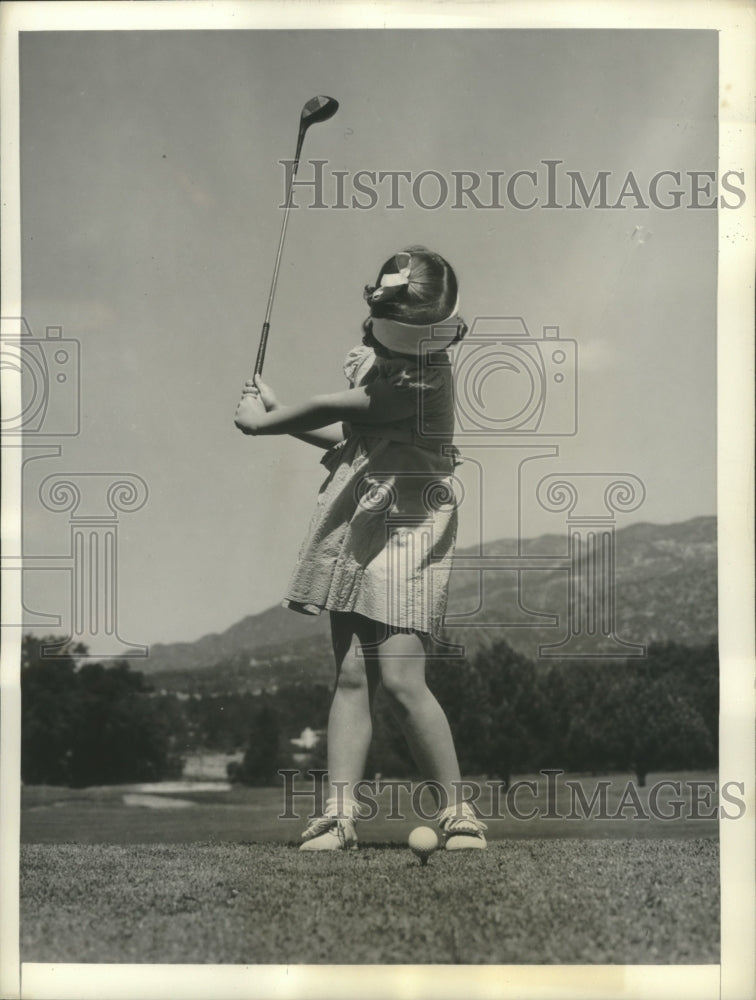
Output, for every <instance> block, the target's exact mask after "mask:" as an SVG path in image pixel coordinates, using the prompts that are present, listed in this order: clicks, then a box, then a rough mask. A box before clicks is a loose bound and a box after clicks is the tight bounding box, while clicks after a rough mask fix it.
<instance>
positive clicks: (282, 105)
mask: <svg viewBox="0 0 756 1000" xmlns="http://www.w3.org/2000/svg"><path fill="white" fill-rule="evenodd" d="M20 72H21V177H22V187H21V213H22V234H21V235H22V302H23V311H24V317H25V318H26V320H27V322H28V323H29V325H30V327H31V329H32V331H33V334H34V336H35V338H40V339H42V338H44V337H45V330H46V328H47V327H51V326H52V327H55V326H60V327H62V328H63V336H64V337H66V338H71V339H75V340H76V341H77V342H78V345H79V351H80V364H81V368H80V377H79V380H78V392H79V398H80V405H81V426H80V432H79V434H78V435H77V436H74V437H67V438H54V437H43V436H40V437H39V440H40V441H51V440H57V441H58V443H60V444H61V445H62V453H61V455H60V457H58V458H47V459H40V460H38V461H36V462H32V463H29V465H28V466H27V472H26V477H25V481H24V501H25V502H24V519H25V520H24V526H25V534H24V546H25V551H26V553H27V554H31V555H40V556H42V557H45V556H47V557H54V556H55V555H60V554H64V553H65V552H66V551H67V549H68V545H69V540H68V532H69V527H68V520H67V515H66V514H65V513H53V512H50V511H49V510H47V509H46V508H44V507H43V506H42V504H41V503H40V500H39V492H38V490H39V485H40V483H41V481H42V480H43V479H45V478H46V477H47V476H49V475H51V474H54V473H57V474H63V473H66V474H69V473H112V474H132V475H135V476H138V477H140V478H141V479H142V480H143V481H144V483H145V484H146V487H147V490H148V496H147V499H146V502H145V503H144V505H143V506H142V507H141V509H139V510H136V511H134V512H131V513H123V514H122V515H121V516H120V519H119V523H118V533H119V535H118V564H117V573H118V620H119V630H120V631H121V634H122V636H123V637H124V638H128V640H129V641H131V642H134V643H146V644H149V643H154V642H172V641H178V640H186V641H191V640H193V639H196V638H199V637H200V636H201V635H204V634H206V633H208V632H217V631H223V630H224V629H225V628H228V627H229V626H230V625H232V624H233V623H234V622H236V621H238V620H239V619H240V618H242V617H243V616H244V615H246V614H250V613H255V612H258V611H261V610H263V609H265V608H267V607H270V606H271V605H273V604H275V603H277V602H278V601H279V600H280V599H281V597H282V596H283V595H284V591H285V587H286V583H287V580H288V577H289V575H290V573H291V571H292V569H293V567H294V564H295V561H296V556H297V551H298V548H299V545H300V543H301V541H302V538H303V535H304V532H305V530H306V527H307V522H308V519H309V516H310V512H311V509H312V506H313V503H314V497H315V494H316V491H317V489H318V486H319V484H320V482H321V481H322V479H323V478H324V475H325V471H324V469H323V468H322V466H320V465H319V464H318V463H319V459H320V457H321V454H320V453H319V452H317V451H316V450H314V449H312V448H310V447H308V446H307V445H305V444H303V443H301V442H298V441H295V440H293V439H289V438H283V437H263V438H260V437H258V438H249V437H245V436H243V435H241V434H240V433H239V432H238V431H237V430H236V429H235V428H234V426H233V413H234V408H235V405H236V402H237V399H238V396H239V393H240V389H241V386H242V384H243V382H244V380H245V378H247V377H248V376H249V375H250V373H251V370H252V367H253V363H254V357H255V353H256V349H257V339H258V336H259V331H260V325H261V323H262V319H263V315H264V311H265V304H266V301H267V295H268V289H269V285H270V280H271V276H272V270H273V262H274V256H275V251H276V246H277V241H278V235H279V230H280V225H281V216H282V212H281V210H280V204H281V202H282V201H283V198H284V177H285V174H284V169H283V167H282V166H281V164H280V163H279V161H280V160H282V159H286V158H291V157H292V156H293V147H294V145H295V140H296V133H297V126H298V120H299V113H300V110H301V108H302V105H303V103H304V101H305V100H307V99H308V98H309V97H311V96H312V95H314V94H328V95H332V96H334V97H336V98H337V99H338V100H339V102H340V109H339V111H338V113H337V115H336V116H335V117H334V118H333V119H331V120H330V121H329V122H327V123H323V124H320V125H317V126H315V127H313V128H312V129H311V130H310V132H309V133H308V135H307V138H306V141H305V146H304V151H303V156H302V165H301V167H300V175H299V177H300V180H302V179H307V178H309V177H311V176H312V170H313V168H312V167H311V165H309V164H308V162H307V161H308V160H311V159H312V160H326V161H327V164H326V166H325V174H326V178H327V180H328V182H329V183H327V184H326V188H325V190H326V198H325V200H326V201H327V202H328V206H327V207H326V208H308V207H305V206H306V205H307V202H308V199H309V197H310V194H309V191H308V189H304V188H303V189H302V190H301V191H300V192H298V195H297V200H298V202H299V203H300V204H301V207H300V208H299V209H298V210H297V211H294V212H293V213H292V215H291V218H290V222H289V230H288V235H287V241H286V245H285V248H284V255H283V261H282V266H281V273H280V277H279V283H278V291H277V295H276V300H275V306H274V311H273V318H272V332H271V339H270V344H269V348H268V355H267V360H266V367H265V379H266V381H268V382H269V383H270V384H271V385H273V386H274V388H275V389H276V391H277V392H278V394H279V396H280V397H281V398H282V399H283V400H284V401H285V402H288V401H296V400H298V399H301V398H303V397H307V396H309V395H312V394H314V393H320V392H327V391H332V390H337V389H339V388H342V387H343V386H344V380H343V375H342V373H341V364H342V361H343V357H344V355H345V354H346V352H347V351H348V350H349V349H350V347H352V346H353V345H354V344H356V343H357V342H359V339H360V324H361V322H362V320H363V318H364V316H365V305H364V301H363V298H362V289H363V286H364V285H365V284H366V283H368V282H371V281H374V279H375V275H376V273H377V271H378V269H379V266H380V265H381V263H382V262H383V261H384V260H385V259H386V258H387V257H388V256H389V255H390V254H391V253H392V252H394V251H395V250H397V249H399V248H401V247H402V246H404V245H407V244H408V243H423V244H425V245H428V246H431V247H433V248H434V249H437V250H438V251H439V252H441V253H442V254H443V255H444V256H446V257H447V258H448V259H449V261H450V262H451V263H452V265H453V266H454V267H455V269H456V271H457V273H458V276H459V280H460V285H461V306H460V312H461V314H462V315H463V317H464V318H465V320H466V321H467V323H468V325H470V326H473V333H474V329H475V328H474V325H473V321H474V320H475V319H476V318H480V317H502V316H512V317H522V318H523V319H524V321H525V323H526V324H527V327H528V329H529V331H530V335H531V337H532V338H535V339H539V338H540V337H541V331H542V328H543V327H544V326H558V327H559V330H560V337H561V338H562V339H564V340H565V341H567V342H569V343H573V342H574V344H575V345H576V346H575V348H574V350H575V351H576V357H577V363H576V371H575V376H574V381H570V380H571V379H572V375H570V376H569V377H568V381H569V388H568V390H567V391H568V393H569V392H572V391H573V390H572V388H571V387H572V385H574V386H575V389H574V393H575V397H574V398H575V399H576V402H577V426H576V428H575V433H573V434H571V435H567V436H554V435H552V436H548V435H547V434H543V435H541V436H540V437H535V438H534V437H530V438H527V439H525V438H522V437H521V438H519V439H517V440H516V443H517V444H518V445H520V446H526V447H530V448H531V449H534V450H533V451H532V452H528V454H533V455H534V456H535V455H536V454H538V449H539V448H541V449H543V448H545V447H546V446H551V451H550V452H549V455H546V454H545V452H542V453H541V458H540V459H539V461H538V462H535V463H531V465H529V466H528V467H527V468H526V471H525V472H524V473H523V475H524V479H523V487H522V490H523V494H522V497H521V498H520V503H519V504H518V496H517V464H518V462H519V461H520V460H521V459H522V457H523V455H524V454H525V451H524V450H523V448H522V447H521V448H520V450H519V451H518V450H516V449H513V448H511V447H509V448H507V447H504V445H505V444H506V443H507V442H506V441H504V440H503V439H500V438H497V439H496V440H495V441H494V442H492V439H490V438H489V439H487V441H486V442H485V443H486V444H488V445H491V444H492V443H493V444H495V445H496V447H489V448H487V449H484V450H481V449H480V447H478V446H479V444H480V439H474V438H473V437H471V436H469V435H468V436H467V437H465V435H464V434H462V435H461V437H460V438H459V440H458V444H459V446H460V448H461V450H462V452H463V454H466V455H467V456H468V459H469V460H468V461H466V462H465V463H464V465H463V466H461V467H460V470H459V475H460V479H461V482H462V484H463V486H464V487H465V490H466V497H467V501H466V503H463V505H462V508H461V526H460V534H459V544H460V545H465V546H466V545H472V544H475V543H477V542H482V543H485V542H486V541H488V540H492V539H497V538H501V537H514V536H515V534H516V533H517V532H518V531H519V532H520V533H521V534H522V535H523V537H526V538H527V537H535V536H537V535H539V534H542V533H545V532H555V533H560V532H561V533H564V531H565V527H564V515H559V516H557V515H554V514H553V513H548V512H546V511H545V510H543V509H542V507H540V506H539V505H538V503H537V502H535V500H534V495H535V487H536V484H537V481H538V479H539V478H540V476H542V475H545V474H547V473H558V472H571V473H626V474H630V475H633V476H635V477H637V478H638V479H639V480H640V481H641V482H642V483H643V486H644V488H645V500H644V502H643V504H642V505H641V506H639V507H638V508H637V509H636V510H635V511H633V512H631V513H628V514H623V515H620V516H619V517H618V519H617V526H618V527H620V528H621V527H623V526H625V525H628V524H631V523H634V522H637V521H650V522H655V523H672V522H677V521H684V520H687V519H688V518H692V517H697V516H702V515H713V514H715V513H716V460H717V455H716V430H717V428H716V324H717V311H716V304H717V303H716V259H717V213H716V211H713V210H709V211H707V210H705V209H695V208H692V207H690V204H689V202H690V200H691V195H690V185H691V181H690V180H689V179H687V180H685V181H684V183H683V185H682V187H684V188H686V190H687V194H686V204H684V205H683V206H682V207H681V208H679V209H675V210H664V209H661V208H658V207H655V206H653V205H652V204H650V205H649V207H647V208H638V207H633V206H634V201H633V199H632V198H628V199H626V200H625V205H626V206H627V207H626V208H624V209H615V210H608V209H603V210H602V209H598V208H595V207H594V208H590V209H575V210H570V209H567V208H564V207H560V208H556V209H551V210H550V209H546V208H543V207H541V206H540V205H539V206H537V207H534V208H531V209H527V210H525V209H517V208H516V207H513V206H512V205H511V204H505V206H504V207H503V208H488V209H485V208H475V207H472V206H471V205H469V204H468V205H467V206H466V207H463V208H458V209H454V208H452V207H451V204H452V203H453V199H451V198H450V199H449V200H448V201H447V202H445V203H444V204H443V205H442V206H441V207H439V208H437V209H430V208H424V207H421V206H420V205H417V204H414V203H413V199H412V198H411V197H409V196H406V190H405V196H404V198H403V207H402V208H399V209H397V208H394V209H391V208H389V207H388V204H389V203H390V199H389V197H388V194H387V191H386V189H385V187H381V188H380V192H381V194H380V197H379V203H378V204H377V205H376V206H375V207H374V208H372V209H359V208H336V207H333V206H334V204H335V202H336V196H335V190H334V189H333V184H334V183H335V182H334V181H333V175H332V173H331V171H346V172H347V174H346V177H347V185H349V184H350V183H351V178H353V177H354V174H355V173H356V172H357V171H359V170H373V171H379V170H384V171H410V172H411V173H412V176H413V177H416V176H417V175H418V174H419V173H420V172H422V171H437V172H438V173H439V174H440V175H442V176H443V177H445V178H451V177H452V172H453V171H470V172H478V173H479V174H481V175H485V174H486V172H489V171H499V172H502V173H503V174H504V177H505V181H506V178H508V177H510V176H511V175H512V174H513V173H514V172H515V171H518V170H522V171H535V172H536V174H537V178H538V181H537V184H538V190H537V191H536V193H537V194H539V195H540V196H541V198H542V200H543V199H544V198H545V197H546V193H545V192H546V181H545V177H546V173H545V171H546V168H545V166H544V161H546V160H559V161H562V163H561V167H560V169H561V170H562V171H567V170H571V171H579V172H580V173H581V176H583V177H584V178H585V181H586V183H587V184H588V186H589V187H590V185H591V184H592V182H593V180H594V179H595V176H596V175H597V173H598V172H599V171H609V172H610V181H609V188H610V191H612V192H614V197H612V196H611V195H610V202H614V201H615V200H616V197H617V194H618V192H619V190H620V189H621V186H622V183H623V181H624V180H625V177H626V175H627V174H628V172H632V173H633V175H634V177H636V178H637V179H638V181H639V184H640V187H641V189H642V190H643V191H644V192H646V193H647V192H648V183H649V180H650V178H651V177H653V176H654V175H655V174H657V173H658V172H659V171H662V170H669V171H680V172H681V173H682V174H683V178H685V173H686V172H690V171H716V170H717V104H718V94H717V80H718V66H717V49H716V34H715V33H714V32H706V31H665V32H651V31H623V32H619V31H596V32H590V31H580V30H574V31H523V30H520V31H477V30H473V31H455V30H449V31H430V30H425V31H402V32H396V31H392V32H381V31H371V32H368V31H364V32H363V31H354V30H349V31H331V30H322V31H316V32H308V31H213V32H205V31H192V32H189V31H170V32H162V31H161V32H144V31H123V32H107V31H103V32H75V31H72V32H35V33H33V34H27V35H24V36H22V39H21V58H20ZM560 177H561V180H560V184H562V183H566V175H565V174H564V173H562V174H560ZM329 184H330V187H329ZM520 184H521V186H520V187H518V189H517V190H518V191H519V192H522V193H521V195H520V197H521V198H522V199H523V200H525V199H526V197H527V196H530V194H531V192H532V188H531V187H529V186H528V179H527V178H524V180H522V181H521V182H520ZM669 186H670V185H667V186H666V187H665V185H664V184H662V185H661V186H660V190H662V191H666V190H668V187H669ZM403 190H404V189H403ZM714 190H715V193H716V187H715V189H714ZM436 191H437V188H435V187H434V181H433V179H432V178H430V179H428V180H427V183H424V185H423V187H422V189H421V192H422V198H424V199H425V201H426V203H427V202H429V201H432V200H433V198H434V197H435V194H436ZM486 191H487V189H486V187H485V186H483V187H482V188H481V198H482V199H484V200H486ZM351 193H352V190H351V188H350V187H349V186H347V200H348V199H349V197H350V195H351ZM646 200H647V201H648V199H646ZM699 200H700V201H702V202H708V201H709V200H710V197H709V196H703V195H702V196H701V197H700V199H699ZM558 201H560V203H562V204H564V203H567V202H568V201H569V190H568V188H567V187H560V189H559V197H558ZM471 343H472V341H471ZM45 350H49V349H48V348H45ZM462 350H463V348H459V349H458V351H462ZM570 350H572V348H570ZM460 358H461V355H459V354H458V362H459V359H460ZM497 378H498V379H499V381H498V382H497V381H496V379H497ZM491 386H493V388H494V389H495V390H496V392H497V393H499V394H500V395H501V396H502V398H503V397H505V396H506V395H507V393H511V394H512V395H513V397H516V395H517V393H518V392H519V391H521V387H518V386H517V385H516V384H514V382H512V381H511V380H509V381H507V376H506V375H505V374H503V373H501V372H499V373H498V374H496V373H494V376H492V381H491V383H489V391H490V390H491ZM68 387H70V382H69V383H67V384H66V388H68ZM549 402H550V405H551V397H550V400H549ZM67 405H68V404H67V403H66V402H65V401H62V402H61V403H60V406H61V407H62V408H63V410H65V407H66V406H67ZM554 405H556V404H554ZM554 420H558V418H557V417H554ZM507 440H508V442H509V444H510V445H511V444H512V443H513V439H511V438H510V439H507ZM476 441H477V444H476ZM476 447H477V450H476ZM557 447H558V454H556V453H555V449H556V448H557ZM481 469H482V471H481ZM481 477H482V484H481ZM481 509H482V510H483V514H482V515H481V513H480V511H481ZM42 561H44V560H42ZM64 562H65V561H64ZM26 576H27V582H26V601H27V606H29V607H31V608H34V609H36V610H37V611H45V612H47V613H51V614H59V615H61V616H62V617H63V619H64V622H65V619H66V616H67V615H68V610H67V609H68V602H69V596H68V594H69V587H70V581H69V575H68V573H67V572H65V571H60V570H55V571H53V570H49V571H45V570H41V571H39V572H35V573H28V574H26ZM48 631H49V630H48Z"/></svg>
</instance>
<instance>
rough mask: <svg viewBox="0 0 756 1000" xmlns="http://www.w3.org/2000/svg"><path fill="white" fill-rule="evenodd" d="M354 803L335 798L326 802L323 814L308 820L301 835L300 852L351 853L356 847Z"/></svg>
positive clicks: (355, 808) (355, 807) (355, 809)
mask: <svg viewBox="0 0 756 1000" xmlns="http://www.w3.org/2000/svg"><path fill="white" fill-rule="evenodd" d="M356 811H357V805H356V803H354V802H352V801H351V800H348V799H347V800H344V801H343V802H341V809H340V810H339V801H338V800H337V799H335V798H333V799H328V800H327V801H326V808H325V813H324V814H323V815H322V816H317V817H316V818H315V819H312V820H310V822H309V824H308V825H307V827H306V828H305V830H304V832H303V833H302V840H303V841H304V843H303V844H302V845H301V846H300V848H299V850H300V851H353V850H355V849H356V847H357V831H356V830H355V823H354V817H355V813H356Z"/></svg>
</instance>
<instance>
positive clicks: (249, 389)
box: [242, 375, 344, 451]
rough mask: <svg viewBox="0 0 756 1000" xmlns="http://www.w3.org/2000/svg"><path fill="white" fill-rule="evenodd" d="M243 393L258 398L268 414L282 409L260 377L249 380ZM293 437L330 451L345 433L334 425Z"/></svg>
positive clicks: (338, 426) (337, 425)
mask: <svg viewBox="0 0 756 1000" xmlns="http://www.w3.org/2000/svg"><path fill="white" fill-rule="evenodd" d="M242 393H243V395H245V396H246V395H250V396H256V397H258V398H259V399H260V401H261V402H262V404H263V406H264V407H265V411H266V413H270V412H271V411H272V410H279V409H280V408H281V404H280V403H279V401H278V398H277V396H276V394H275V392H274V391H273V389H271V387H270V386H269V385H267V384H266V383H265V382H263V381H262V379H261V378H260V376H259V375H255V377H254V378H251V379H247V381H246V382H245V383H244V389H243V390H242ZM292 437H296V438H299V440H300V441H305V442H306V443H307V444H311V445H314V446H315V447H316V448H323V449H325V450H326V451H328V449H329V448H333V447H334V445H337V444H340V443H341V442H342V441H343V440H344V433H343V431H342V428H341V425H340V424H334V425H333V426H332V427H323V428H322V429H321V430H318V431H302V432H301V433H299V434H292Z"/></svg>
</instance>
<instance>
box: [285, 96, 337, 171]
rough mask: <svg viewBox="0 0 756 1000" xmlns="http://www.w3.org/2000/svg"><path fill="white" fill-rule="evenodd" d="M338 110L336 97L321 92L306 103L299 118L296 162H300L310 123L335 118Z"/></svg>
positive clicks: (313, 123)
mask: <svg viewBox="0 0 756 1000" xmlns="http://www.w3.org/2000/svg"><path fill="white" fill-rule="evenodd" d="M338 110H339V102H338V101H337V100H336V99H335V98H334V97H325V96H323V95H322V94H319V95H318V96H317V97H311V98H310V100H309V101H308V102H307V104H305V106H304V107H303V108H302V114H301V116H300V119H299V135H298V137H297V152H296V155H295V157H294V159H295V162H296V163H299V154H300V153H301V151H302V142H303V141H304V137H305V132H306V131H307V129H308V128H309V127H310V125H315V124H317V122H326V121H328V119H329V118H333V116H334V115H335V114H336V112H337V111H338Z"/></svg>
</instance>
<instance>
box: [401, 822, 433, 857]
mask: <svg viewBox="0 0 756 1000" xmlns="http://www.w3.org/2000/svg"><path fill="white" fill-rule="evenodd" d="M408 843H409V846H410V849H411V850H412V851H413V852H414V853H415V854H416V855H417V856H418V857H419V858H420V860H421V861H423V860H427V859H428V857H429V855H431V854H433V852H434V851H435V850H436V848H437V847H438V837H437V836H436V831H435V830H431V828H430V827H429V826H416V827H415V829H414V830H413V831H412V833H411V834H410V835H409V841H408Z"/></svg>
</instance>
